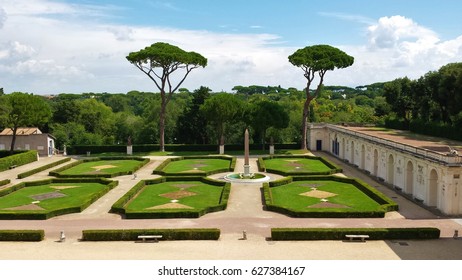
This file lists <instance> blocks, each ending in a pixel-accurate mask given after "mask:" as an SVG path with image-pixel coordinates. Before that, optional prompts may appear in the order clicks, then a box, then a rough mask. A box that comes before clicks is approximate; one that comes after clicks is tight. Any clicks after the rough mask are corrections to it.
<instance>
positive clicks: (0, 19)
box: [0, 7, 7, 29]
mask: <svg viewBox="0 0 462 280" xmlns="http://www.w3.org/2000/svg"><path fill="white" fill-rule="evenodd" d="M6 19H7V16H6V12H5V10H4V9H3V8H2V7H0V29H2V27H3V24H4V23H5V21H6Z"/></svg>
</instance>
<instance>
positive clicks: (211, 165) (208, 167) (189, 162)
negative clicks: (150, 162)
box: [162, 158, 231, 174]
mask: <svg viewBox="0 0 462 280" xmlns="http://www.w3.org/2000/svg"><path fill="white" fill-rule="evenodd" d="M230 164H231V160H226V159H214V158H200V159H182V160H175V161H172V162H170V163H169V164H168V165H167V166H165V168H164V169H163V170H162V171H163V172H165V173H167V174H168V173H180V172H192V173H194V172H210V171H214V170H222V169H228V168H229V166H230Z"/></svg>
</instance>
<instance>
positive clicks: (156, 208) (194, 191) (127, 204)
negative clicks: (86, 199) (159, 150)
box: [112, 177, 230, 219]
mask: <svg viewBox="0 0 462 280" xmlns="http://www.w3.org/2000/svg"><path fill="white" fill-rule="evenodd" d="M229 192H230V183H225V182H220V181H215V180H212V179H208V178H204V177H189V178H184V177H162V178H158V179H154V180H146V181H140V182H139V183H138V184H137V185H135V186H134V187H133V188H132V189H131V190H130V191H129V192H127V194H126V195H125V196H123V197H122V198H121V199H119V201H117V202H116V203H115V204H114V205H113V207H112V212H116V213H119V214H123V215H125V217H126V218H128V219H137V218H198V217H200V216H202V215H204V214H206V213H209V212H215V211H221V210H224V209H226V206H227V203H228V197H229Z"/></svg>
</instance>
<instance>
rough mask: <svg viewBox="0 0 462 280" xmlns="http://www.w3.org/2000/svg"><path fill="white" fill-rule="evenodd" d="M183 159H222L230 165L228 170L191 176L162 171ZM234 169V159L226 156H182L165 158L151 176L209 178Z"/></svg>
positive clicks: (183, 173)
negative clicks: (173, 162)
mask: <svg viewBox="0 0 462 280" xmlns="http://www.w3.org/2000/svg"><path fill="white" fill-rule="evenodd" d="M185 159H223V160H229V161H230V164H229V167H228V168H226V169H225V168H222V169H217V170H213V171H208V172H205V171H204V172H194V174H193V175H191V173H188V172H178V173H166V172H164V171H163V169H164V168H165V167H166V166H167V165H169V164H170V163H171V162H172V161H178V160H185ZM235 167H236V158H235V157H228V156H182V157H175V158H167V159H166V160H164V161H163V162H162V163H161V164H159V165H158V166H157V167H156V168H155V169H154V171H153V172H152V174H156V175H161V176H210V175H213V174H217V173H222V172H228V171H233V170H234V168H235Z"/></svg>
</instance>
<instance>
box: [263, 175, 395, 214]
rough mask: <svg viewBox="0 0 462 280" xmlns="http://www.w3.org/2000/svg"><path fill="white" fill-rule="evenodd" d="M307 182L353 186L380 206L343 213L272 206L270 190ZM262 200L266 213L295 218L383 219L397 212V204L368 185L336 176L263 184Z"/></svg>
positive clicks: (340, 211) (309, 177)
mask: <svg viewBox="0 0 462 280" xmlns="http://www.w3.org/2000/svg"><path fill="white" fill-rule="evenodd" d="M309 180H317V181H319V180H329V181H337V182H342V183H349V184H352V185H354V186H355V187H356V188H358V189H359V190H360V191H362V192H363V193H365V194H366V195H367V196H368V197H370V198H371V199H373V200H374V201H376V202H377V203H378V204H380V210H378V211H362V212H361V211H345V210H344V209H329V210H324V209H322V210H318V211H315V210H314V209H313V211H294V210H291V209H287V208H284V207H281V206H278V205H274V204H273V202H272V201H273V198H272V194H271V188H273V187H278V186H282V185H286V184H289V183H291V182H293V181H309ZM263 198H264V204H265V208H266V210H268V211H273V212H277V213H281V214H284V215H288V216H290V217H295V218H383V217H384V216H385V213H386V212H389V211H397V210H398V208H399V207H398V204H397V203H396V202H394V201H393V200H391V199H390V198H388V197H387V196H385V195H384V194H382V193H381V192H379V191H378V190H376V189H374V188H373V187H371V186H369V185H368V184H366V183H364V182H362V181H360V180H358V179H356V178H355V179H353V178H346V177H338V176H332V175H329V176H289V177H286V178H282V179H280V180H277V181H273V182H268V183H263Z"/></svg>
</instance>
